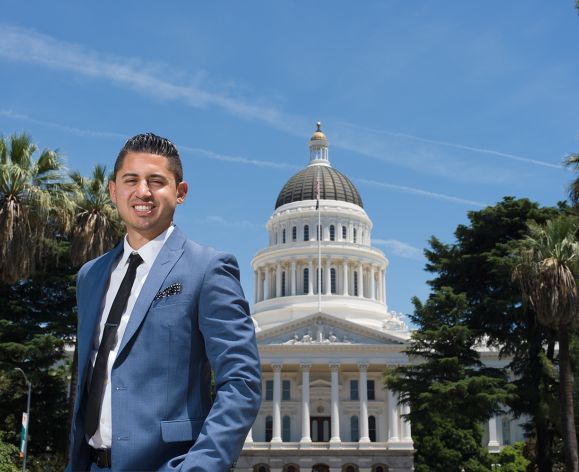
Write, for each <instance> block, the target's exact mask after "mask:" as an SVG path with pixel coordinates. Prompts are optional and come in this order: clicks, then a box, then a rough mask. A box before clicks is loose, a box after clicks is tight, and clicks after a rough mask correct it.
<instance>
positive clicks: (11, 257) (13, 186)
mask: <svg viewBox="0 0 579 472" xmlns="http://www.w3.org/2000/svg"><path fill="white" fill-rule="evenodd" d="M36 150H37V147H36V145H35V144H33V143H32V140H31V138H30V136H28V135H27V134H26V133H22V134H20V135H12V136H10V137H8V138H0V282H4V283H14V282H16V281H17V280H19V279H21V278H26V277H28V276H29V275H30V274H31V273H32V272H33V271H34V267H35V261H36V260H38V259H39V258H41V257H42V251H43V248H44V236H45V235H46V234H47V231H48V230H49V229H53V228H59V229H62V230H64V231H66V230H67V229H68V225H69V222H70V216H71V209H72V207H71V204H70V200H69V199H68V195H67V192H66V191H65V190H66V184H65V183H64V180H63V177H64V167H63V163H62V159H61V156H60V155H59V153H58V152H57V151H51V150H44V151H42V152H41V153H40V156H38V159H36V160H35V159H34V153H35V152H36Z"/></svg>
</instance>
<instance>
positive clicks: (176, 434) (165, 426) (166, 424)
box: [161, 418, 205, 442]
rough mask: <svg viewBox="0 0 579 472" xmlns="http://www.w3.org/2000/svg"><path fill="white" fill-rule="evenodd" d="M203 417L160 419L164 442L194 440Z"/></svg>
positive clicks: (201, 424)
mask: <svg viewBox="0 0 579 472" xmlns="http://www.w3.org/2000/svg"><path fill="white" fill-rule="evenodd" d="M204 421H205V418H188V419H184V420H173V421H161V437H162V438H163V441H164V442H182V441H195V440H196V439H197V436H199V431H201V427H202V426H203V422H204Z"/></svg>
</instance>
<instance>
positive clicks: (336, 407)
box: [330, 364, 341, 447]
mask: <svg viewBox="0 0 579 472" xmlns="http://www.w3.org/2000/svg"><path fill="white" fill-rule="evenodd" d="M330 370H331V372H332V374H331V375H332V393H331V399H330V402H331V415H332V419H331V421H332V435H331V438H330V445H334V446H338V447H339V445H340V443H341V439H340V404H339V403H340V386H339V378H338V376H339V373H340V364H330Z"/></svg>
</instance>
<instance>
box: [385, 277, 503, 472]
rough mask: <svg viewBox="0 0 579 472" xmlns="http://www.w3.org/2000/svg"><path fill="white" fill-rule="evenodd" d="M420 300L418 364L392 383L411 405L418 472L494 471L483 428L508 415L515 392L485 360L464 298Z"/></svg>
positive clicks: (446, 295) (394, 373) (390, 377)
mask: <svg viewBox="0 0 579 472" xmlns="http://www.w3.org/2000/svg"><path fill="white" fill-rule="evenodd" d="M413 303H414V305H415V312H414V314H413V315H411V319H412V322H413V323H414V324H415V325H416V326H417V327H418V329H417V330H416V331H414V332H413V334H412V338H411V340H410V345H409V348H408V349H407V350H406V353H407V354H408V356H409V358H410V359H411V360H413V361H414V362H412V363H411V364H410V365H407V366H401V367H396V368H393V369H390V370H388V371H387V372H386V374H385V383H386V386H387V387H388V388H390V389H393V390H395V391H397V392H399V394H400V397H401V402H403V403H408V404H410V407H411V410H410V414H409V419H410V421H411V422H412V427H413V434H412V435H413V439H414V444H415V447H416V451H417V452H416V456H415V467H416V470H417V471H419V472H426V471H441V472H442V471H444V472H448V471H461V470H464V471H467V472H469V471H486V470H489V466H490V456H489V454H488V452H487V450H486V447H485V446H483V444H482V438H483V431H484V430H483V428H482V426H481V424H484V423H485V422H486V421H488V419H489V418H490V417H491V416H492V415H494V414H496V413H497V412H498V411H500V405H501V404H505V403H506V402H507V401H508V399H509V396H510V394H511V393H510V392H511V390H512V389H511V387H510V386H509V384H508V382H507V379H506V377H505V375H504V373H503V372H502V371H500V370H498V369H491V368H487V367H485V366H484V365H483V364H482V362H481V361H480V359H479V355H478V353H477V351H476V349H475V346H476V344H477V342H478V339H477V336H476V333H475V332H474V331H473V330H471V329H469V328H468V327H467V326H466V325H465V323H464V321H465V317H466V316H468V304H467V302H466V298H465V297H464V295H462V294H456V293H454V292H453V290H452V289H451V288H448V287H445V288H441V289H440V290H437V291H435V292H433V293H432V294H431V295H430V296H429V298H428V300H427V301H426V303H425V304H422V303H421V302H420V301H419V300H418V299H416V298H415V299H414V300H413Z"/></svg>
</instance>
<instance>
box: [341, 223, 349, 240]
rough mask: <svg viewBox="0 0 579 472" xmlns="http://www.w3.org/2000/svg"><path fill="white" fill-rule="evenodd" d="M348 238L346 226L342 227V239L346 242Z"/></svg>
mask: <svg viewBox="0 0 579 472" xmlns="http://www.w3.org/2000/svg"><path fill="white" fill-rule="evenodd" d="M347 237H348V229H347V228H346V227H345V226H342V239H343V240H344V241H345V240H346V238H347Z"/></svg>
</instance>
